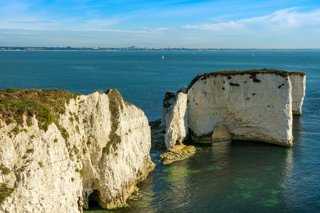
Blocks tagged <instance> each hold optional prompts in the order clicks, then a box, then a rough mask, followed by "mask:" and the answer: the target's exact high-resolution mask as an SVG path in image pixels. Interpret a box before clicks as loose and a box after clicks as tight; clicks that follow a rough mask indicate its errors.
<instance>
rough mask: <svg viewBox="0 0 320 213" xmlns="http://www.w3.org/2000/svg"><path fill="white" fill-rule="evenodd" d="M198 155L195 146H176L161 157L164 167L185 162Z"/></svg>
mask: <svg viewBox="0 0 320 213" xmlns="http://www.w3.org/2000/svg"><path fill="white" fill-rule="evenodd" d="M195 153H196V148H195V147H194V146H191V145H189V146H186V145H183V144H181V145H175V146H173V147H170V148H168V150H167V151H166V152H164V153H162V154H161V155H160V159H161V161H162V163H163V164H164V165H168V164H171V163H173V162H176V161H180V160H184V159H187V158H189V157H191V156H192V155H194V154H195Z"/></svg>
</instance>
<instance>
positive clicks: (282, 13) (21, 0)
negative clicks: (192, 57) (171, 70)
mask: <svg viewBox="0 0 320 213" xmlns="http://www.w3.org/2000/svg"><path fill="white" fill-rule="evenodd" d="M0 46H48V47H52V46H60V47H61V46H72V47H128V46H136V47H151V48H164V47H187V48H320V0H263V1H261V0H212V1H205V0H199V1H196V0H157V1H153V0H113V1H111V0H51V1H49V0H0Z"/></svg>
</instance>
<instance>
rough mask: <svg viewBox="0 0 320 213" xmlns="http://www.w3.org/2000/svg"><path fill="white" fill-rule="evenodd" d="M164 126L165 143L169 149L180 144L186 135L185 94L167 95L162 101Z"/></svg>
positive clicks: (180, 92) (179, 92)
mask: <svg viewBox="0 0 320 213" xmlns="http://www.w3.org/2000/svg"><path fill="white" fill-rule="evenodd" d="M164 107H165V109H164V110H165V113H164V115H165V118H164V123H165V126H166V134H165V143H166V147H167V148H170V147H173V146H174V145H177V144H182V142H183V140H184V139H185V138H186V136H187V134H188V128H187V127H188V124H187V122H188V121H187V94H186V93H185V92H183V91H178V92H177V93H170V92H169V93H167V94H166V98H165V99H164Z"/></svg>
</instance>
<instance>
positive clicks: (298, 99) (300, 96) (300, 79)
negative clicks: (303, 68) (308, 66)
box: [289, 73, 306, 115]
mask: <svg viewBox="0 0 320 213" xmlns="http://www.w3.org/2000/svg"><path fill="white" fill-rule="evenodd" d="M289 77H290V81H291V84H292V113H293V114H294V115H302V105H303V101H304V96H305V93H306V92H305V91H306V76H305V75H303V74H301V73H290V75H289Z"/></svg>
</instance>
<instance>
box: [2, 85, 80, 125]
mask: <svg viewBox="0 0 320 213" xmlns="http://www.w3.org/2000/svg"><path fill="white" fill-rule="evenodd" d="M76 96H77V94H73V93H70V92H67V91H64V90H20V89H6V90H0V114H1V116H2V117H0V119H2V120H3V121H4V122H6V123H7V124H9V123H12V122H16V123H17V124H18V125H22V124H23V116H25V117H26V118H27V123H29V122H28V120H29V119H30V118H31V117H33V116H36V118H37V120H38V123H39V127H40V128H41V129H44V130H47V128H48V126H49V125H50V124H51V123H53V122H55V123H57V120H58V115H60V114H63V113H64V112H65V104H66V103H68V102H69V100H70V99H72V98H75V97H76Z"/></svg>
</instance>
